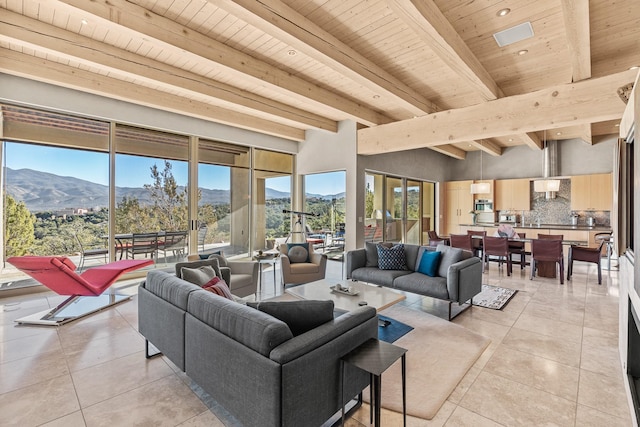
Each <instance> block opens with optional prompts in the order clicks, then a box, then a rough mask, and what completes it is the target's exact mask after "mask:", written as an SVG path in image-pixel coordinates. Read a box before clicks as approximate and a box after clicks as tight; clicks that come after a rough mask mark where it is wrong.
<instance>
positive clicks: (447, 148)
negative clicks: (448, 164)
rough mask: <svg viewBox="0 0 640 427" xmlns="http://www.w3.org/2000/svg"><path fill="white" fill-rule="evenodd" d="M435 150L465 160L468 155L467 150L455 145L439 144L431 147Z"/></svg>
mask: <svg viewBox="0 0 640 427" xmlns="http://www.w3.org/2000/svg"><path fill="white" fill-rule="evenodd" d="M429 148H430V149H431V150H433V151H437V152H438V153H440V154H444V155H446V156H449V157H453V158H454V159H458V160H464V159H465V158H466V157H467V152H466V151H464V150H461V149H460V148H458V147H454V146H453V145H437V146H435V147H429Z"/></svg>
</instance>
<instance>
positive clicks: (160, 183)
mask: <svg viewBox="0 0 640 427" xmlns="http://www.w3.org/2000/svg"><path fill="white" fill-rule="evenodd" d="M151 178H152V179H153V183H152V184H145V185H144V188H146V189H147V190H149V191H150V192H151V200H153V211H152V214H151V215H152V216H153V217H155V218H156V221H157V224H158V227H159V228H160V229H162V230H165V231H178V230H184V229H186V227H187V190H186V189H184V188H183V189H182V190H180V189H179V187H178V183H177V182H176V179H175V178H174V176H173V172H172V171H171V163H170V162H169V161H167V160H165V161H164V169H163V170H162V172H160V171H159V170H158V167H157V166H156V165H153V166H152V167H151Z"/></svg>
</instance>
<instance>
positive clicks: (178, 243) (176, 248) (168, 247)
mask: <svg viewBox="0 0 640 427" xmlns="http://www.w3.org/2000/svg"><path fill="white" fill-rule="evenodd" d="M188 234H189V232H188V231H167V232H165V233H164V235H161V236H159V239H161V240H158V251H162V255H163V257H164V263H165V264H166V263H167V252H172V253H173V256H174V258H175V260H176V261H178V257H184V256H185V250H186V249H187V235H188Z"/></svg>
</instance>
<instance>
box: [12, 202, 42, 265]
mask: <svg viewBox="0 0 640 427" xmlns="http://www.w3.org/2000/svg"><path fill="white" fill-rule="evenodd" d="M4 217H5V221H6V226H5V245H4V247H5V252H6V253H5V255H6V256H7V257H10V256H22V255H25V254H27V253H29V252H30V251H32V249H33V244H34V242H35V235H34V223H35V220H36V219H35V216H34V215H33V214H32V213H31V212H29V209H27V206H26V205H25V204H24V202H19V203H18V202H16V200H15V199H14V198H13V197H11V196H9V195H8V194H7V195H6V197H5V204H4Z"/></svg>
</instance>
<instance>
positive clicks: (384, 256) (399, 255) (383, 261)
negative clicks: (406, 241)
mask: <svg viewBox="0 0 640 427" xmlns="http://www.w3.org/2000/svg"><path fill="white" fill-rule="evenodd" d="M376 249H377V251H378V268H379V269H380V270H406V269H407V263H406V261H405V255H404V245H403V244H399V245H395V246H392V247H390V248H385V247H384V246H382V245H381V244H378V245H377V246H376Z"/></svg>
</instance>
